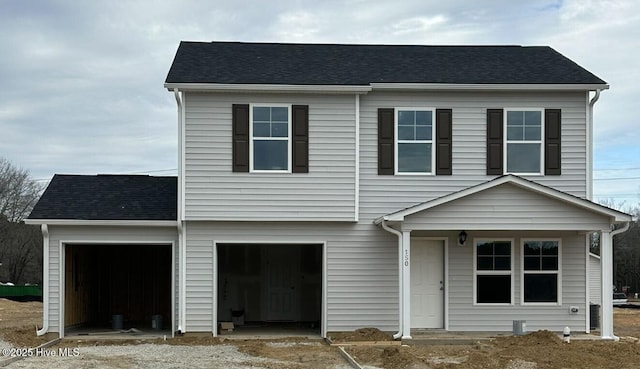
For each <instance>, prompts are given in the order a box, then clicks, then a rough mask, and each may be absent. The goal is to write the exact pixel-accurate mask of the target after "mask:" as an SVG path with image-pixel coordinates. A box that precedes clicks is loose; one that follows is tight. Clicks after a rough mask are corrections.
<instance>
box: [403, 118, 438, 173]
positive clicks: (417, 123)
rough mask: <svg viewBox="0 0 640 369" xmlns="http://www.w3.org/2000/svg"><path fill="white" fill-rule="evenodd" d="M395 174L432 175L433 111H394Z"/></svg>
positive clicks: (433, 156)
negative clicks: (395, 138)
mask: <svg viewBox="0 0 640 369" xmlns="http://www.w3.org/2000/svg"><path fill="white" fill-rule="evenodd" d="M395 118H396V137H397V140H396V150H395V152H396V157H395V159H396V165H395V168H396V174H433V167H434V164H433V162H434V158H435V154H434V148H435V145H434V144H433V137H434V130H435V124H434V110H433V109H412V108H397V109H396V114H395Z"/></svg>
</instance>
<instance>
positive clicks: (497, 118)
mask: <svg viewBox="0 0 640 369" xmlns="http://www.w3.org/2000/svg"><path fill="white" fill-rule="evenodd" d="M503 114H504V113H503V110H502V109H487V174H489V175H495V174H498V175H500V174H502V173H503V170H502V155H503V151H502V145H503V143H502V140H503V127H504V121H503Z"/></svg>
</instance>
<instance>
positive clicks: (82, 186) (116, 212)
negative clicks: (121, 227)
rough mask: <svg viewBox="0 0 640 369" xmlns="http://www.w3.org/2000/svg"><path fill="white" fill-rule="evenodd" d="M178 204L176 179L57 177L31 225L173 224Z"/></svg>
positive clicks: (141, 176) (146, 176)
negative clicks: (119, 222)
mask: <svg viewBox="0 0 640 369" xmlns="http://www.w3.org/2000/svg"><path fill="white" fill-rule="evenodd" d="M177 203H178V202H177V178H176V177H152V176H148V175H104V174H99V175H67V174H56V175H55V176H54V177H53V179H52V180H51V182H50V183H49V186H48V187H47V189H46V190H45V191H44V193H43V194H42V196H41V197H40V200H38V203H37V204H36V206H35V207H34V208H33V211H32V212H31V214H30V215H29V217H28V218H27V223H31V224H37V223H48V224H53V223H55V222H61V223H67V222H68V221H71V220H72V221H77V222H78V223H79V224H80V223H85V224H94V223H95V224H98V223H104V224H110V223H113V222H118V221H129V222H132V224H131V225H135V224H136V223H139V224H140V225H146V224H147V223H150V222H151V223H153V222H157V221H162V223H164V224H169V223H170V221H173V222H175V221H176V220H177Z"/></svg>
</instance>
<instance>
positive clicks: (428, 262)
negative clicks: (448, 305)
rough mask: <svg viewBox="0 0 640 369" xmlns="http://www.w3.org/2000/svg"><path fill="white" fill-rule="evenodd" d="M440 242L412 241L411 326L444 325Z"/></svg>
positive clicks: (436, 326)
mask: <svg viewBox="0 0 640 369" xmlns="http://www.w3.org/2000/svg"><path fill="white" fill-rule="evenodd" d="M444 287H445V286H444V245H443V241H436V240H420V239H412V240H411V328H418V329H419V328H431V329H437V328H444Z"/></svg>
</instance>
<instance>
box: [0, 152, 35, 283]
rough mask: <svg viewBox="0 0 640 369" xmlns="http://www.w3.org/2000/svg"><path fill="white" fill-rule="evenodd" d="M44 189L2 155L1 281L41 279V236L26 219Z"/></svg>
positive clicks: (0, 201)
mask: <svg viewBox="0 0 640 369" xmlns="http://www.w3.org/2000/svg"><path fill="white" fill-rule="evenodd" d="M41 191H42V186H40V185H39V184H38V183H37V182H35V181H33V180H32V179H31V178H30V176H29V172H28V171H27V170H24V169H21V168H17V167H15V166H14V165H12V164H11V163H10V162H9V161H7V160H6V159H3V158H0V263H1V265H0V281H11V282H13V283H24V282H31V283H38V282H40V281H41V280H42V236H41V235H40V231H39V229H38V227H37V226H32V225H26V224H24V222H23V219H24V218H26V217H27V216H28V215H29V213H30V212H31V210H32V209H33V206H34V205H35V204H36V202H37V201H38V198H39V196H40V192H41Z"/></svg>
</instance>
